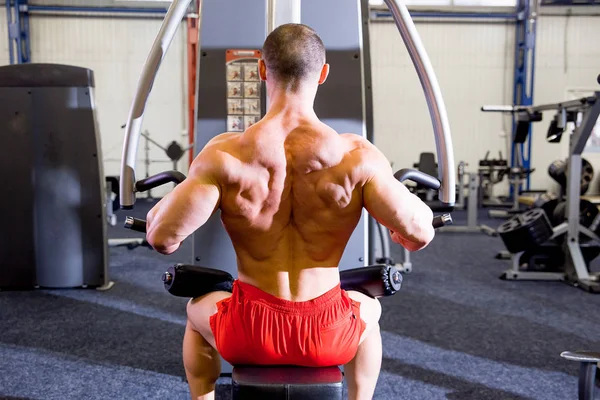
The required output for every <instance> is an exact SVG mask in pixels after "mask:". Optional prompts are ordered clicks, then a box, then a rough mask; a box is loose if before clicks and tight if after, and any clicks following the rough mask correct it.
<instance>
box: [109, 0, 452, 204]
mask: <svg viewBox="0 0 600 400" xmlns="http://www.w3.org/2000/svg"><path fill="white" fill-rule="evenodd" d="M271 1H273V0H271ZM190 2H191V0H174V1H173V2H172V3H171V5H170V7H169V9H168V11H167V14H166V16H165V19H164V21H163V24H162V26H161V28H160V30H159V32H158V35H157V37H156V39H155V41H154V44H153V45H152V48H151V50H150V54H149V56H148V59H147V60H146V63H145V64H144V67H143V70H142V74H141V76H140V79H139V81H138V86H137V90H136V92H135V96H134V100H133V103H132V106H131V109H130V112H129V115H128V118H127V124H126V127H125V129H126V133H125V139H124V144H123V154H122V163H121V179H120V194H121V208H123V209H131V208H133V206H134V204H135V192H136V190H135V162H136V155H137V147H138V143H139V138H140V133H141V128H142V121H143V117H144V110H145V107H146V102H147V100H148V97H149V95H150V91H151V90H152V84H153V83H154V79H155V77H156V75H157V73H158V69H159V67H160V64H161V62H162V60H163V58H164V56H165V55H166V53H167V50H168V48H169V46H170V44H171V41H172V40H173V37H174V36H175V32H176V31H177V28H178V27H179V25H180V23H181V21H182V19H183V18H184V16H185V15H186V12H187V9H188V6H189V4H190ZM385 2H386V4H387V6H388V8H389V9H390V12H391V13H392V16H393V18H394V21H395V23H396V26H397V28H398V31H399V32H400V36H401V37H402V39H403V41H404V43H405V45H406V48H407V50H408V52H409V55H410V57H411V60H412V61H413V64H414V66H415V69H416V71H417V75H418V76H419V80H420V81H421V85H422V87H423V90H424V92H425V97H426V100H427V104H428V107H429V112H430V115H431V119H432V124H433V131H434V136H435V141H436V151H437V158H438V160H439V177H440V181H441V183H442V186H441V187H440V194H439V198H440V200H441V201H442V202H444V203H446V204H448V205H450V206H453V205H454V201H455V173H454V170H455V166H454V149H453V146H452V138H451V134H450V124H449V122H448V116H447V113H446V107H445V104H444V100H443V98H442V95H441V91H440V87H439V84H438V81H437V78H436V76H435V73H434V71H433V67H432V66H431V62H430V60H429V57H428V55H427V53H426V51H425V48H424V47H423V44H422V42H421V38H420V36H419V34H418V32H417V30H416V28H415V25H414V22H413V21H412V18H411V16H410V13H409V11H408V9H407V8H406V6H405V5H404V4H402V3H401V2H400V1H399V0H385ZM198 6H199V7H198V18H199V20H200V21H201V17H202V1H199V4H198Z"/></svg>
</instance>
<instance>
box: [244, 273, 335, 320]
mask: <svg viewBox="0 0 600 400" xmlns="http://www.w3.org/2000/svg"><path fill="white" fill-rule="evenodd" d="M233 285H234V290H235V287H237V288H238V289H239V290H240V292H241V293H242V294H243V296H244V297H245V298H247V299H248V300H250V301H260V302H264V303H266V305H267V306H269V307H271V308H275V309H277V310H280V311H284V312H290V313H307V312H310V313H312V312H317V311H321V310H323V309H324V308H327V307H328V306H331V305H332V304H334V303H336V302H339V301H340V300H341V298H342V289H341V285H340V283H338V284H337V285H335V286H334V287H333V288H331V289H329V290H328V291H327V292H325V293H323V294H322V295H320V296H318V297H315V298H314V299H311V300H306V301H290V300H285V299H280V298H279V297H276V296H273V295H272V294H270V293H267V292H265V291H263V290H261V289H259V288H257V287H256V286H253V285H250V284H249V283H245V282H241V281H239V280H237V279H236V280H235V281H234V283H233Z"/></svg>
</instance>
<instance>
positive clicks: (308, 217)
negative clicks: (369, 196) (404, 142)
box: [207, 118, 368, 301]
mask: <svg viewBox="0 0 600 400" xmlns="http://www.w3.org/2000/svg"><path fill="white" fill-rule="evenodd" d="M289 122H292V123H291V124H289V123H288V121H285V120H281V118H270V119H264V120H262V121H261V122H259V123H257V124H256V125H254V126H252V127H251V128H250V129H248V130H247V131H246V132H245V133H243V134H242V135H238V134H225V136H224V137H223V139H222V140H218V141H217V143H215V144H214V145H213V146H212V147H211V148H210V150H209V149H207V150H209V151H215V152H220V153H222V155H221V157H219V158H220V159H221V162H222V174H221V176H219V177H218V180H219V183H220V185H221V190H222V192H221V193H222V194H221V205H220V208H221V212H222V214H221V218H222V221H223V223H224V225H225V228H226V230H227V232H228V234H229V236H230V237H231V240H232V242H233V245H234V248H235V250H236V253H237V258H238V272H239V279H240V280H242V281H245V282H247V283H250V284H252V285H254V286H256V287H259V288H261V289H262V290H264V291H266V292H267V293H270V294H273V295H274V296H277V297H279V298H283V299H287V300H292V301H304V300H309V299H312V298H315V297H317V296H319V295H321V294H322V293H325V292H326V291H328V290H329V289H331V288H332V287H334V286H335V285H336V284H338V283H339V272H338V269H337V267H338V263H339V261H340V259H341V257H342V254H343V252H344V249H345V247H346V244H347V242H348V239H349V238H350V235H351V234H352V232H353V230H354V228H355V227H356V225H357V223H358V221H359V220H360V216H361V213H362V208H363V201H362V185H363V184H364V182H365V180H366V177H365V175H366V174H365V168H364V165H363V164H364V161H365V159H366V158H367V153H368V149H367V148H366V147H365V143H364V140H362V138H361V137H359V136H357V135H352V134H348V135H338V134H337V133H336V132H335V131H334V130H332V129H331V128H329V127H328V126H326V125H325V124H322V123H321V122H319V121H318V120H317V121H314V120H306V119H304V120H298V121H289Z"/></svg>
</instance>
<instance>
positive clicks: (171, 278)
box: [163, 264, 233, 297]
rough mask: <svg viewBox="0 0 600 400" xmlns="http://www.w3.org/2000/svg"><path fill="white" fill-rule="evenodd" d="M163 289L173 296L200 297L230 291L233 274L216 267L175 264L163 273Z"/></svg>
mask: <svg viewBox="0 0 600 400" xmlns="http://www.w3.org/2000/svg"><path fill="white" fill-rule="evenodd" d="M163 282H164V284H165V289H167V291H168V292H169V293H171V294H172V295H173V296H178V297H200V296H203V295H205V294H208V293H211V292H216V291H220V290H221V291H225V292H231V290H232V288H233V276H231V274H229V273H228V272H225V271H221V270H218V269H212V268H205V267H199V266H195V265H185V264H176V265H174V266H172V267H169V269H168V270H167V272H165V273H164V275H163Z"/></svg>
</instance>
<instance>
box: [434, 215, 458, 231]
mask: <svg viewBox="0 0 600 400" xmlns="http://www.w3.org/2000/svg"><path fill="white" fill-rule="evenodd" d="M452 223H453V221H452V216H451V215H450V214H442V215H437V216H435V217H433V227H434V228H435V229H437V228H441V227H442V226H446V225H452Z"/></svg>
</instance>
